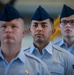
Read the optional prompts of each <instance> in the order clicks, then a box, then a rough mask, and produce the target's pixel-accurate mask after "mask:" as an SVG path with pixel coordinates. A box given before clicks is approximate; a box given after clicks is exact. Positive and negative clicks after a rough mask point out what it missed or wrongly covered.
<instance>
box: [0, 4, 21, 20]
mask: <svg viewBox="0 0 74 75" xmlns="http://www.w3.org/2000/svg"><path fill="white" fill-rule="evenodd" d="M16 18H22V16H21V15H20V13H19V12H18V11H17V10H16V9H15V8H14V7H12V6H11V5H10V4H8V3H7V4H6V5H5V7H4V9H3V11H2V13H1V15H0V21H11V20H13V19H16Z"/></svg>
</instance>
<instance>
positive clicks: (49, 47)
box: [30, 42, 53, 54]
mask: <svg viewBox="0 0 74 75" xmlns="http://www.w3.org/2000/svg"><path fill="white" fill-rule="evenodd" d="M44 49H45V50H46V51H47V52H48V53H50V54H53V53H52V43H51V42H50V43H49V44H48V45H47V46H46V47H45V48H44ZM34 50H35V46H34V44H32V46H31V47H30V53H33V51H34Z"/></svg>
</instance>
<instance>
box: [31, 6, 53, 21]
mask: <svg viewBox="0 0 74 75" xmlns="http://www.w3.org/2000/svg"><path fill="white" fill-rule="evenodd" d="M45 19H50V20H51V21H52V22H53V18H52V17H51V16H50V15H49V14H48V13H47V12H46V10H45V9H44V8H42V7H41V6H39V7H38V8H37V9H36V11H35V13H34V15H33V17H32V19H31V20H38V21H42V20H45Z"/></svg>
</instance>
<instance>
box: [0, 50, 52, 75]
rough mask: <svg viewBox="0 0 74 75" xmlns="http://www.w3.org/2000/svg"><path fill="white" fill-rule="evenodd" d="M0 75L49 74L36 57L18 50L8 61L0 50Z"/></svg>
mask: <svg viewBox="0 0 74 75" xmlns="http://www.w3.org/2000/svg"><path fill="white" fill-rule="evenodd" d="M0 75H51V74H50V72H49V70H48V68H47V66H46V65H45V64H44V63H43V62H42V61H41V60H40V59H38V58H37V57H35V56H34V55H31V54H29V53H24V51H23V50H21V51H20V53H19V54H18V56H17V57H16V58H14V59H13V60H12V61H11V62H10V63H8V62H7V61H6V60H5V58H4V57H3V55H2V53H1V51H0Z"/></svg>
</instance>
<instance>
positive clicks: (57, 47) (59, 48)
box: [53, 45, 72, 55]
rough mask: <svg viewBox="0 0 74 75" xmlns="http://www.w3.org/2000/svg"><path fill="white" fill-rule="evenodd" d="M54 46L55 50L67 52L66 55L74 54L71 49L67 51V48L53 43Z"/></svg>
mask: <svg viewBox="0 0 74 75" xmlns="http://www.w3.org/2000/svg"><path fill="white" fill-rule="evenodd" d="M53 48H54V49H55V50H58V51H59V52H62V53H65V54H66V55H72V54H71V53H70V52H69V51H67V50H66V49H64V48H62V47H59V46H57V45H53Z"/></svg>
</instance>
